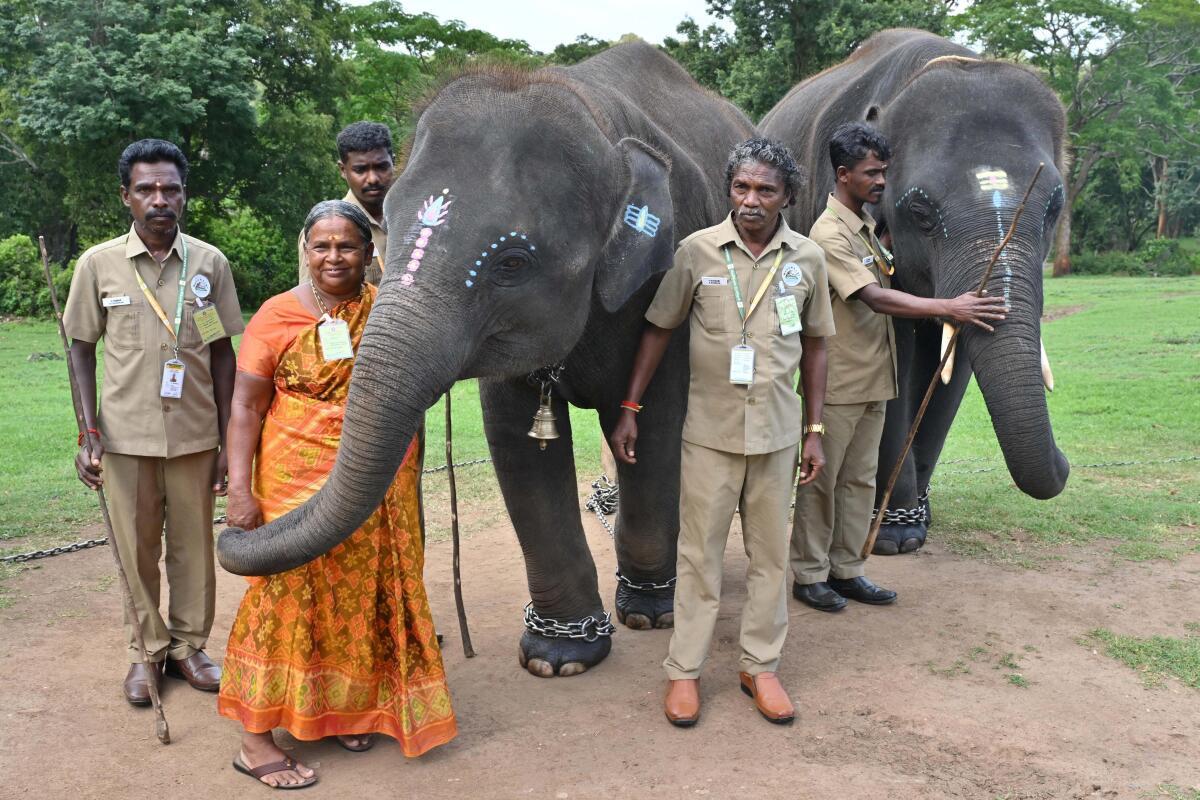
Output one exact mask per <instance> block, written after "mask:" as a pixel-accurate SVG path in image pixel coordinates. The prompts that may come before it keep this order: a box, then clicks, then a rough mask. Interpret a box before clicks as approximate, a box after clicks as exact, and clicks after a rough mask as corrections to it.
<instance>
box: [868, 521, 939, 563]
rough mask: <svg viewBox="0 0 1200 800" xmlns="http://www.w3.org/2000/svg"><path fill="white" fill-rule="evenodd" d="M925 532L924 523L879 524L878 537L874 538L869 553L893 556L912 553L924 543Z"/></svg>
mask: <svg viewBox="0 0 1200 800" xmlns="http://www.w3.org/2000/svg"><path fill="white" fill-rule="evenodd" d="M925 532H926V528H925V525H924V523H904V524H896V525H881V526H880V528H879V538H877V539H876V540H875V546H874V547H873V548H871V554H872V555H876V556H894V555H897V554H899V553H912V552H914V551H916V550H920V549H921V546H922V545H924V544H925Z"/></svg>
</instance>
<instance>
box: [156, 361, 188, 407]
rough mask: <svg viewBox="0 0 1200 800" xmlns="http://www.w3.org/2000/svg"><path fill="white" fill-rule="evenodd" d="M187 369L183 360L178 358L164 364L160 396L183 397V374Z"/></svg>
mask: <svg viewBox="0 0 1200 800" xmlns="http://www.w3.org/2000/svg"><path fill="white" fill-rule="evenodd" d="M186 369H187V368H186V367H184V366H183V362H182V361H180V360H179V359H177V358H172V359H170V360H169V361H167V362H166V363H165V364H163V376H162V388H161V389H159V391H158V394H159V396H160V397H175V398H179V397H183V375H184V372H185V371H186Z"/></svg>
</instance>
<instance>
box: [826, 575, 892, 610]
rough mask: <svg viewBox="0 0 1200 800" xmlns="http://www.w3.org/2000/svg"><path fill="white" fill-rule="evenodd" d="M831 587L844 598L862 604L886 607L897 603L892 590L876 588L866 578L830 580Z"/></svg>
mask: <svg viewBox="0 0 1200 800" xmlns="http://www.w3.org/2000/svg"><path fill="white" fill-rule="evenodd" d="M829 587H830V588H831V589H833V590H834V591H835V592H837V593H838V594H840V595H841V596H842V597H849V598H850V599H851V600H857V601H858V602H860V603H870V604H871V605H873V606H886V605H888V604H889V603H894V602H896V593H895V592H893V591H892V590H891V589H884V588H883V587H880V586H876V585H875V584H873V583H871V582H870V581H869V580H867V579H866V578H864V577H862V576H859V577H857V578H830V579H829Z"/></svg>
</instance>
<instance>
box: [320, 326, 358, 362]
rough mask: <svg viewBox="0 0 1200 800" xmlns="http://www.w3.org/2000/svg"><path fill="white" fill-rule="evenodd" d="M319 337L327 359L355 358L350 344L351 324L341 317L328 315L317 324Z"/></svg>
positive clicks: (323, 353)
mask: <svg viewBox="0 0 1200 800" xmlns="http://www.w3.org/2000/svg"><path fill="white" fill-rule="evenodd" d="M317 337H318V338H319V339H320V340H321V354H322V355H323V356H324V358H325V360H326V361H337V360H339V359H343V358H354V348H353V347H352V346H351V345H350V326H349V325H347V324H346V323H345V322H343V321H342V320H340V319H332V318H330V317H326V318H325V321H323V322H322V323H321V324H320V325H318V326H317Z"/></svg>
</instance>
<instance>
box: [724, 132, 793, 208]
mask: <svg viewBox="0 0 1200 800" xmlns="http://www.w3.org/2000/svg"><path fill="white" fill-rule="evenodd" d="M745 164H765V165H767V166H769V167H774V168H775V170H776V171H777V172H778V173H779V177H780V179H781V180H782V181H783V186H784V190H785V191H786V192H787V193H788V194H789V195H790V196H791V199H790V200H789V201H788V205H791V204H792V203H794V202H796V197H797V196H798V195H799V194H800V187H801V186H802V185H803V184H804V175H803V173H802V172H801V171H800V167H799V165H798V164H796V159H794V158H792V153H791V151H790V150H788V149H787V147H785V146H784V145H783V144H782V143H780V142H776V141H774V140H772V139H768V138H766V137H765V136H755V137H754V138H753V139H747V140H746V141H744V142H742V143H741V144H738V145H735V146H734V148H733V150H731V151H729V161H728V162H727V163H726V164H725V195H726V196H728V195H729V189H730V187H731V186H732V185H733V176H734V174H735V173H736V172H737V171H738V170H739V169H740V168H741V167H742V166H743V165H745Z"/></svg>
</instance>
